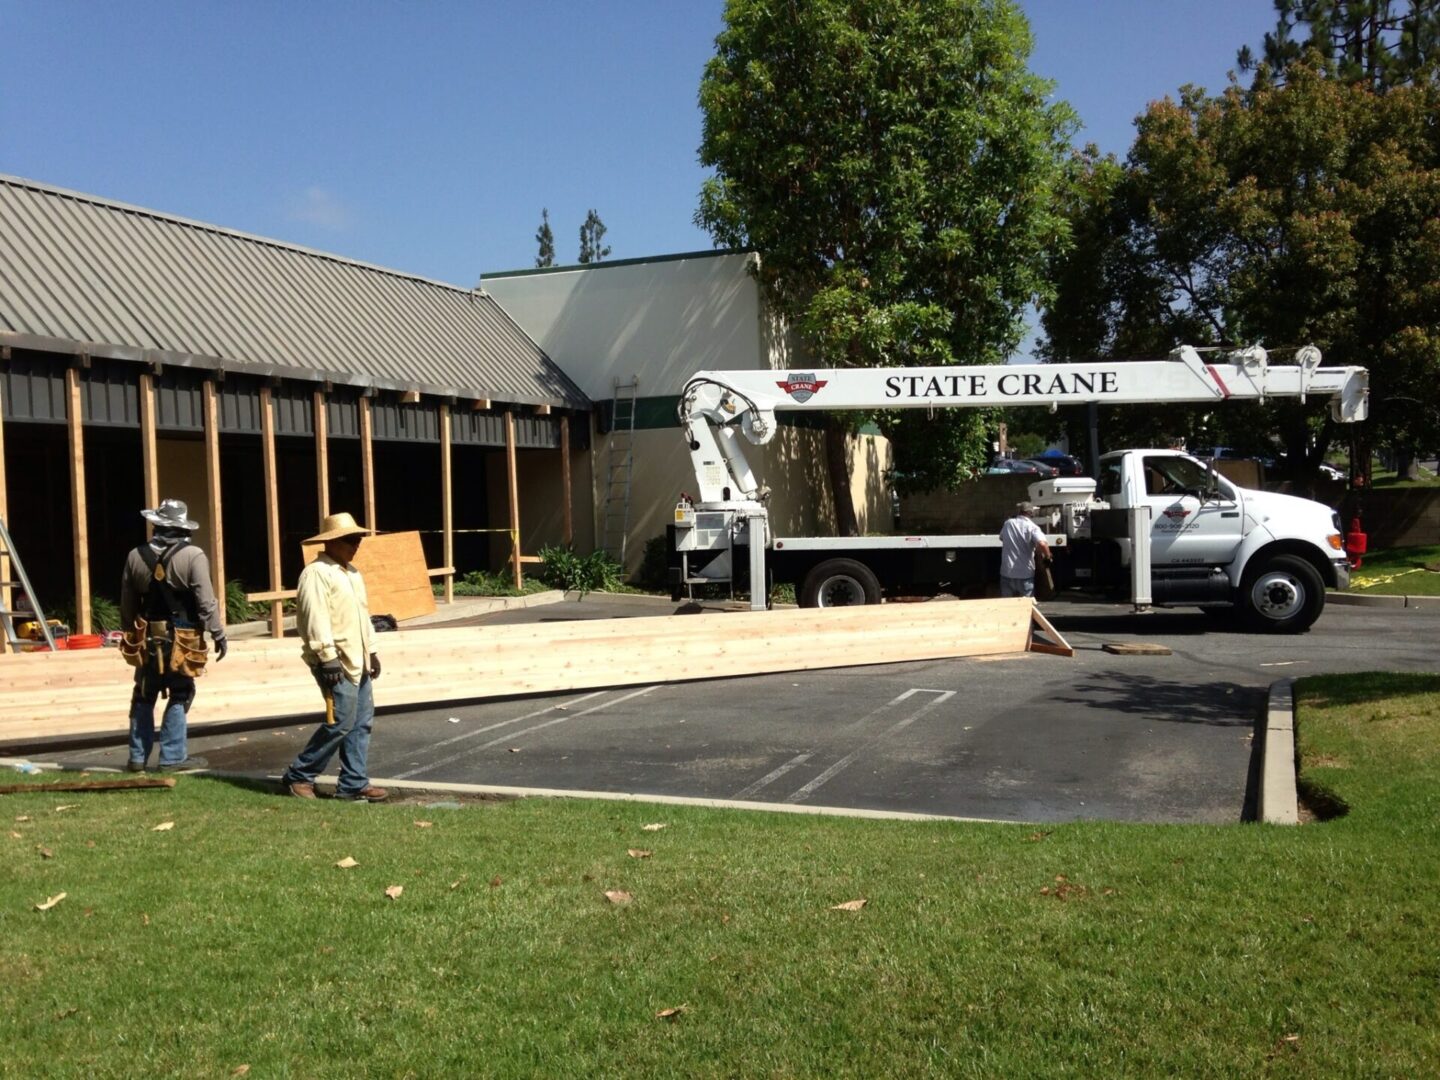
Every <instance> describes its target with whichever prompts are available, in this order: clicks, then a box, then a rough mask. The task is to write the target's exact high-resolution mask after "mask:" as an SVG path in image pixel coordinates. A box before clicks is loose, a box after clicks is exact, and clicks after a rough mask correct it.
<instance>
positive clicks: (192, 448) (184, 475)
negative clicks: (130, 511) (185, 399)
mask: <svg viewBox="0 0 1440 1080" xmlns="http://www.w3.org/2000/svg"><path fill="white" fill-rule="evenodd" d="M155 451H156V458H157V460H158V462H159V473H160V476H159V480H160V498H162V499H180V500H182V501H183V502H184V503H185V505H186V506H187V507H189V509H190V519H191V520H192V521H195V522H198V523H199V525H200V528H199V529H198V530H197V531H196V532H195V534H194V536H195V543H196V544H198V545H199V546H200V549H201V550H202V551H205V552H213V551H214V550H215V534H214V532H213V531H211V524H212V523H211V521H210V513H209V499H210V483H209V481H208V480H207V479H206V476H205V444H204V443H203V442H199V441H197V440H195V439H156V440H155ZM136 512H137V513H138V512H139V508H138V507H137V508H136Z"/></svg>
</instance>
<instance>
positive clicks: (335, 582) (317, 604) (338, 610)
mask: <svg viewBox="0 0 1440 1080" xmlns="http://www.w3.org/2000/svg"><path fill="white" fill-rule="evenodd" d="M295 629H296V631H297V632H298V633H299V635H300V641H301V655H302V656H304V658H305V662H306V663H307V664H309V665H310V666H311V667H314V666H315V665H317V664H322V663H324V662H325V661H327V660H334V659H336V658H337V657H338V658H339V660H340V663H341V664H343V665H344V667H345V677H346V678H347V679H349V680H350V681H351V682H353V683H355V684H356V685H357V686H358V685H359V684H360V679H361V677H362V676H363V675H364V673H365V669H366V667H367V666H368V664H369V660H370V654H371V653H372V652H374V651H375V629H374V627H372V626H371V625H370V601H369V598H368V597H367V596H366V595H365V579H364V578H362V577H361V576H360V571H359V570H356V569H355V567H354V566H341V565H340V564H339V563H338V562H336V561H335V560H334V559H332V558H331V557H330V556H329V555H326V554H325V553H323V552H322V553H321V554H319V555H317V556H316V557H315V561H314V562H312V563H311V564H310V565H309V566H307V567H305V569H304V570H302V571H300V584H299V586H298V590H297V592H296V595H295Z"/></svg>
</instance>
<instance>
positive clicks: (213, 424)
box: [204, 379, 228, 626]
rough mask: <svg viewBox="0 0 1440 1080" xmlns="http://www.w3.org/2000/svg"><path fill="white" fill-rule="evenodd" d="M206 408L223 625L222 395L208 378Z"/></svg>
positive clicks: (214, 574)
mask: <svg viewBox="0 0 1440 1080" xmlns="http://www.w3.org/2000/svg"><path fill="white" fill-rule="evenodd" d="M204 407H205V499H206V503H207V505H208V507H209V511H210V550H209V551H208V552H207V553H206V554H208V555H209V556H210V577H211V583H212V584H213V585H214V587H215V607H216V612H217V613H218V614H219V616H220V625H221V626H224V625H225V623H226V622H227V621H228V620H227V619H226V616H225V516H224V500H223V499H222V498H221V490H220V396H219V394H217V393H216V392H215V380H214V379H206V380H205V386H204Z"/></svg>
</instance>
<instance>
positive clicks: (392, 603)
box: [301, 532, 435, 619]
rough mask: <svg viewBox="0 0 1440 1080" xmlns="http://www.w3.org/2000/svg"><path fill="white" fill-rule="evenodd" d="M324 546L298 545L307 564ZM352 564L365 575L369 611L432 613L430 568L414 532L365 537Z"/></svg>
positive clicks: (407, 616)
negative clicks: (428, 568) (426, 564)
mask: <svg viewBox="0 0 1440 1080" xmlns="http://www.w3.org/2000/svg"><path fill="white" fill-rule="evenodd" d="M324 549H325V545H324V544H303V545H301V551H302V552H303V557H304V560H305V562H306V563H307V564H308V563H311V562H313V561H314V560H315V556H317V555H319V554H320V552H321V551H323V550H324ZM355 567H356V569H358V570H359V571H360V573H361V574H363V575H364V576H365V592H366V594H367V595H368V596H369V598H370V612H371V614H374V615H393V616H395V618H397V619H413V618H416V617H417V616H420V615H432V614H434V612H435V593H434V591H433V590H432V589H431V588H430V571H429V570H427V569H426V568H425V549H424V548H423V547H421V546H420V534H419V533H418V532H399V533H382V534H381V535H379V536H367V537H365V539H364V540H363V541H362V542H361V544H360V550H359V551H358V552H356V554H355Z"/></svg>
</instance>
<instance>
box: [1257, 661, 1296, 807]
mask: <svg viewBox="0 0 1440 1080" xmlns="http://www.w3.org/2000/svg"><path fill="white" fill-rule="evenodd" d="M1294 687H1295V680H1294V679H1281V680H1279V681H1278V682H1273V683H1271V684H1270V698H1269V701H1268V703H1267V705H1266V710H1265V736H1264V741H1263V742H1262V743H1261V747H1260V806H1259V808H1258V809H1259V812H1258V815H1257V816H1258V817H1259V818H1260V820H1261V821H1264V822H1267V823H1268V824H1271V825H1298V824H1300V798H1299V795H1298V793H1297V792H1296V789H1295V692H1294Z"/></svg>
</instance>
